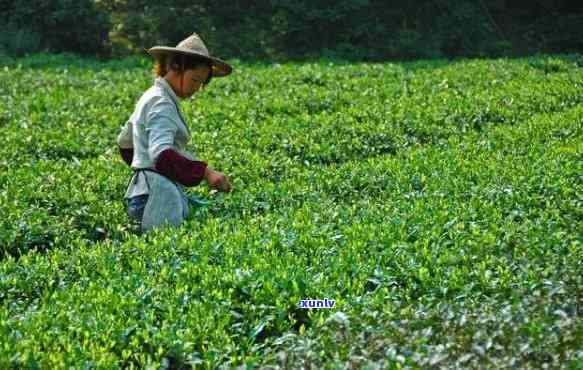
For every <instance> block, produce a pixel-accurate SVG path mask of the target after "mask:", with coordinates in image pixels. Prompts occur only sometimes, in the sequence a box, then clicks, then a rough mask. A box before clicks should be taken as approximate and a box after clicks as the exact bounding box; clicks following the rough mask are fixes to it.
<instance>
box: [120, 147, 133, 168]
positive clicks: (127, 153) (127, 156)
mask: <svg viewBox="0 0 583 370" xmlns="http://www.w3.org/2000/svg"><path fill="white" fill-rule="evenodd" d="M119 152H120V154H121V157H122V158H123V160H124V161H125V163H127V164H128V166H130V167H131V165H132V160H133V158H134V148H122V147H119Z"/></svg>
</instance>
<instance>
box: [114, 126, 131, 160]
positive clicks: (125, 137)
mask: <svg viewBox="0 0 583 370" xmlns="http://www.w3.org/2000/svg"><path fill="white" fill-rule="evenodd" d="M117 145H118V147H119V152H120V154H121V157H122V158H123V160H124V161H125V162H126V163H127V164H128V166H131V165H132V159H133V157H134V148H133V146H134V143H133V137H132V122H131V121H127V122H126V123H125V124H124V125H123V126H122V127H121V131H120V133H119V135H117Z"/></svg>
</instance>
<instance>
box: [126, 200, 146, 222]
mask: <svg viewBox="0 0 583 370" xmlns="http://www.w3.org/2000/svg"><path fill="white" fill-rule="evenodd" d="M147 202H148V194H144V195H136V196H135V197H131V198H129V199H127V205H128V216H130V218H132V219H134V220H136V221H139V222H142V216H143V215H144V208H146V203H147Z"/></svg>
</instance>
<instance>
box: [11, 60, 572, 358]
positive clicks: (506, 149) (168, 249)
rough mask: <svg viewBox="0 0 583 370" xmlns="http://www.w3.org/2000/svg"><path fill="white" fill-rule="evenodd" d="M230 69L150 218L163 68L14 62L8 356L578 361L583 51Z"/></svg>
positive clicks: (191, 116) (198, 98)
mask: <svg viewBox="0 0 583 370" xmlns="http://www.w3.org/2000/svg"><path fill="white" fill-rule="evenodd" d="M230 63H232V64H233V66H234V72H233V74H232V75H231V76H229V77H226V78H220V79H219V78H216V79H213V81H212V83H211V84H210V85H209V86H208V87H207V88H206V89H205V90H204V91H202V92H201V93H199V94H197V95H195V97H194V99H193V100H192V101H183V102H182V103H181V104H182V106H181V108H182V111H183V112H184V113H185V116H186V118H187V121H188V124H189V125H190V130H191V132H192V141H191V142H190V143H189V149H190V150H192V151H193V152H196V153H197V154H198V156H199V158H201V159H203V160H205V161H207V162H208V163H209V166H211V167H213V168H216V169H217V170H219V171H223V172H224V173H225V174H227V175H228V176H229V177H230V179H231V183H232V185H233V191H232V192H231V193H214V192H211V191H210V189H209V188H207V186H206V184H205V183H202V184H201V185H199V186H196V187H193V188H190V189H189V191H191V192H192V193H193V194H197V195H199V196H200V197H202V198H204V199H206V200H208V201H209V205H208V206H207V207H201V208H197V209H196V211H195V212H194V213H193V215H192V217H191V218H190V219H189V220H188V221H187V222H185V223H184V224H183V225H182V226H181V227H180V228H176V229H158V230H155V231H154V232H152V233H148V234H140V233H139V231H138V228H137V226H136V224H134V223H131V222H130V220H129V218H128V216H127V214H126V208H125V205H124V203H123V195H124V192H125V189H126V185H127V183H128V180H129V178H130V176H131V169H130V168H129V167H128V166H127V164H126V163H125V162H124V161H123V160H122V158H121V156H120V153H119V151H118V148H117V145H116V137H117V135H118V133H119V131H120V128H121V126H122V125H123V124H124V123H125V121H126V120H127V119H128V118H129V116H130V114H131V113H132V111H133V109H134V107H135V104H136V102H137V100H138V99H139V97H140V96H141V94H142V93H143V92H144V91H145V90H146V89H148V88H149V87H150V86H151V85H152V83H153V81H154V77H153V74H152V71H151V68H152V63H151V61H150V60H148V59H140V58H129V59H121V60H111V61H98V60H91V59H81V58H78V57H75V56H72V55H66V54H65V55H46V54H39V55H34V56H29V57H25V58H21V59H0V137H1V140H2V141H1V145H0V215H1V217H0V368H2V369H21V368H42V369H45V368H58V369H69V368H74V369H118V368H119V369H122V368H123V369H141V368H148V369H150V368H151V369H158V368H164V369H190V368H197V369H214V368H239V369H252V368H271V369H276V368H290V369H298V368H304V369H320V368H329V369H344V368H348V369H357V368H366V369H400V368H441V367H443V368H490V369H495V368H508V367H510V368H566V369H581V368H583V56H582V55H577V54H570V55H554V56H550V55H549V56H547V55H541V56H533V57H528V58H522V59H459V60H453V61H447V60H433V61H416V62H386V63H364V62H361V63H349V62H343V61H333V60H320V61H312V62H288V63H250V62H242V61H238V60H233V61H230ZM308 299H313V300H325V299H327V300H334V302H335V304H334V306H333V307H331V308H308V309H307V308H305V307H301V305H300V301H302V300H308Z"/></svg>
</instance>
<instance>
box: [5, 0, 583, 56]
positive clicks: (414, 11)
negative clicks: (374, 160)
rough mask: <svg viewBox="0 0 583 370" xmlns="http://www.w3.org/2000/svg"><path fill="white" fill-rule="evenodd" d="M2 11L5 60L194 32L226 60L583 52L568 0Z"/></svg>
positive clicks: (90, 2)
mask: <svg viewBox="0 0 583 370" xmlns="http://www.w3.org/2000/svg"><path fill="white" fill-rule="evenodd" d="M0 12H1V13H2V18H3V19H5V20H7V21H5V23H4V24H3V25H2V26H1V27H0V53H3V54H8V55H22V54H24V53H32V52H37V51H46V52H76V53H80V54H90V55H100V56H106V57H107V56H116V55H125V54H131V53H135V52H140V51H141V50H142V49H143V48H145V47H150V46H153V45H159V44H165V45H175V44H176V43H178V42H179V41H180V40H181V39H183V38H184V37H186V36H187V35H188V34H190V33H191V32H193V31H194V32H199V33H200V34H201V35H202V36H203V38H204V39H205V41H206V43H207V45H208V46H209V48H210V49H211V51H212V52H213V53H214V54H216V55H220V56H222V57H224V58H230V57H237V58H265V57H269V58H303V57H309V56H314V55H319V56H321V55H327V56H338V57H343V58H358V59H370V60H375V59H385V58H400V59H405V58H418V57H423V58H431V57H455V56H480V55H488V56H499V55H522V54H527V53H534V52H571V51H581V50H583V2H574V1H568V0H514V1H510V0H409V1H392V2H389V1H382V0H335V1H331V0H255V1H251V0H232V1H222V2H217V1H212V2H211V1H210V0H198V1H192V0H190V1H187V0H157V1H149V0H14V1H8V0H1V1H0Z"/></svg>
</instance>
